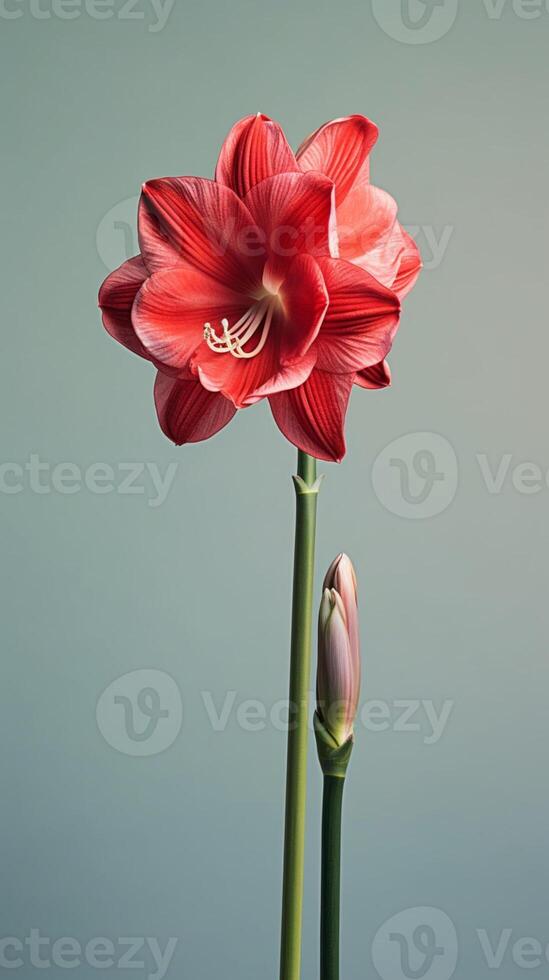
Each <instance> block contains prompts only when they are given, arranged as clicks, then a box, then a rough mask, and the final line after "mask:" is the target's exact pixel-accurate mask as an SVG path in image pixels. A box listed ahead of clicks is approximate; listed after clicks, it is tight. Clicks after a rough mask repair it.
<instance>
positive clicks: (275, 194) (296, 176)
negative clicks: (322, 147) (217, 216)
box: [244, 173, 337, 290]
mask: <svg viewBox="0 0 549 980" xmlns="http://www.w3.org/2000/svg"><path fill="white" fill-rule="evenodd" d="M333 200H334V186H333V184H332V182H331V181H330V180H328V178H327V177H323V176H322V174H313V173H310V174H302V173H290V174H278V175H277V176H275V177H268V178H267V180H264V181H262V182H261V184H257V186H256V187H254V188H252V190H251V191H249V192H248V194H246V197H245V199H244V203H245V204H246V207H247V208H248V209H249V211H250V212H251V214H252V215H253V218H254V220H255V221H256V223H257V225H258V226H259V227H260V228H261V229H262V231H263V232H264V233H265V243H266V248H267V254H268V256H269V269H270V277H271V282H270V287H271V288H272V289H273V290H274V289H276V287H277V285H279V283H280V282H281V281H282V279H283V278H284V276H285V274H286V270H287V268H288V264H289V262H290V261H291V259H293V258H295V256H296V255H299V254H300V253H302V252H307V253H308V254H309V255H315V256H316V255H333V254H337V239H336V232H335V212H334V208H333Z"/></svg>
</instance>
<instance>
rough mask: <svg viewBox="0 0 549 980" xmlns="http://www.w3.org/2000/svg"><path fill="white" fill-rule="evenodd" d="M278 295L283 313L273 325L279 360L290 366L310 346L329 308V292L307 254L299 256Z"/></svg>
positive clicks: (318, 269)
mask: <svg viewBox="0 0 549 980" xmlns="http://www.w3.org/2000/svg"><path fill="white" fill-rule="evenodd" d="M278 295H279V297H280V301H281V303H282V307H283V310H284V318H280V322H279V323H276V324H275V326H277V327H279V330H280V337H279V343H280V361H281V363H282V364H292V363H293V362H295V361H296V360H299V359H300V358H302V357H303V355H304V354H305V353H306V351H307V350H308V349H309V347H310V346H311V344H312V342H313V341H314V339H315V337H316V336H317V335H318V332H319V330H320V327H321V324H322V321H323V320H324V316H325V314H326V310H327V309H328V290H327V288H326V283H325V281H324V276H323V275H322V272H321V271H320V267H319V265H318V262H316V261H315V259H313V258H312V256H310V255H298V256H297V258H295V259H294V260H293V262H292V263H291V265H290V266H289V269H288V274H287V276H286V278H285V279H284V282H283V283H282V285H281V287H280V289H279V293H278Z"/></svg>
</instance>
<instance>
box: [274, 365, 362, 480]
mask: <svg viewBox="0 0 549 980" xmlns="http://www.w3.org/2000/svg"><path fill="white" fill-rule="evenodd" d="M353 380H354V375H353V374H328V373H327V372H326V371H317V370H314V371H313V372H312V374H311V376H310V377H309V378H308V380H307V381H306V382H305V383H304V384H302V385H300V386H299V388H294V389H292V391H283V392H281V393H280V394H278V395H273V396H272V397H271V398H270V399H269V401H270V405H271V410H272V413H273V416H274V420H275V422H276V424H277V425H278V427H279V429H280V431H281V432H282V434H283V435H285V436H286V438H287V439H289V441H290V442H292V443H293V444H294V446H297V447H298V449H301V450H302V451H303V452H305V453H309V454H310V455H311V456H316V457H317V459H326V460H332V461H334V462H336V463H339V462H341V460H342V459H343V457H344V455H345V433H344V425H345V414H346V412H347V405H348V403H349V396H350V394H351V388H352V386H353Z"/></svg>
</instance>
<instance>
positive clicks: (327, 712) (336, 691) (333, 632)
mask: <svg viewBox="0 0 549 980" xmlns="http://www.w3.org/2000/svg"><path fill="white" fill-rule="evenodd" d="M333 583H337V585H338V586H339V588H336V587H335V586H334V585H333ZM325 586H326V587H325V589H324V594H323V596H322V602H321V604H320V614H319V620H318V672H317V716H318V720H319V721H320V723H321V725H322V727H323V728H324V729H325V731H326V735H327V736H328V737H329V738H331V739H332V740H333V743H334V747H341V746H343V745H345V743H346V742H347V741H348V740H349V739H350V737H351V736H352V734H353V724H354V720H355V715H356V710H357V706H358V697H359V692H360V655H359V649H358V616H357V605H356V578H355V574H354V569H353V566H352V564H351V562H350V560H349V559H348V558H347V556H346V555H341V556H340V557H339V558H338V559H336V561H335V562H334V563H333V564H332V565H331V566H330V569H329V571H328V574H327V576H326V580H325ZM340 590H341V591H340Z"/></svg>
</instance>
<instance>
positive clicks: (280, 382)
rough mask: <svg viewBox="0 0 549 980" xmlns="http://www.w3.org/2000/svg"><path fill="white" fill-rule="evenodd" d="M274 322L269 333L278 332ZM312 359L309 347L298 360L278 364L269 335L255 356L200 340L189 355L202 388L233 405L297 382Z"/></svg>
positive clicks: (305, 374)
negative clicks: (221, 350) (244, 356)
mask: <svg viewBox="0 0 549 980" xmlns="http://www.w3.org/2000/svg"><path fill="white" fill-rule="evenodd" d="M277 326H278V325H277V324H276V323H273V325H272V327H271V331H272V332H273V333H274V332H275V331H276V332H277V333H278V330H277ZM315 361H316V352H315V351H314V350H310V351H307V353H306V354H305V355H304V356H303V357H302V358H301V360H299V361H295V362H293V363H292V364H289V365H283V364H281V361H280V353H279V345H278V343H277V341H276V339H275V338H274V337H273V339H272V340H269V341H267V343H266V345H265V347H264V349H263V350H262V351H261V353H260V354H258V355H257V357H251V358H249V359H246V360H243V359H241V358H238V357H233V356H232V354H230V353H222V354H220V353H218V352H217V351H212V350H210V348H209V347H208V346H207V344H205V343H203V344H201V345H200V347H199V348H198V350H197V351H196V354H195V355H194V357H193V360H192V367H193V370H194V371H195V372H196V373H197V374H198V377H199V378H200V381H201V382H202V384H203V385H204V387H205V388H208V389H209V390H210V391H221V392H222V393H223V394H224V395H225V397H226V398H230V399H231V401H232V402H233V403H234V405H236V407H237V408H246V406H248V405H253V404H254V403H255V402H257V401H259V400H260V399H261V398H263V397H264V396H265V395H269V394H271V392H274V391H280V390H281V389H286V388H292V387H295V386H296V385H299V384H301V383H302V382H303V381H305V379H306V378H308V377H309V375H310V373H311V371H312V369H313V367H314V365H315Z"/></svg>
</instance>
